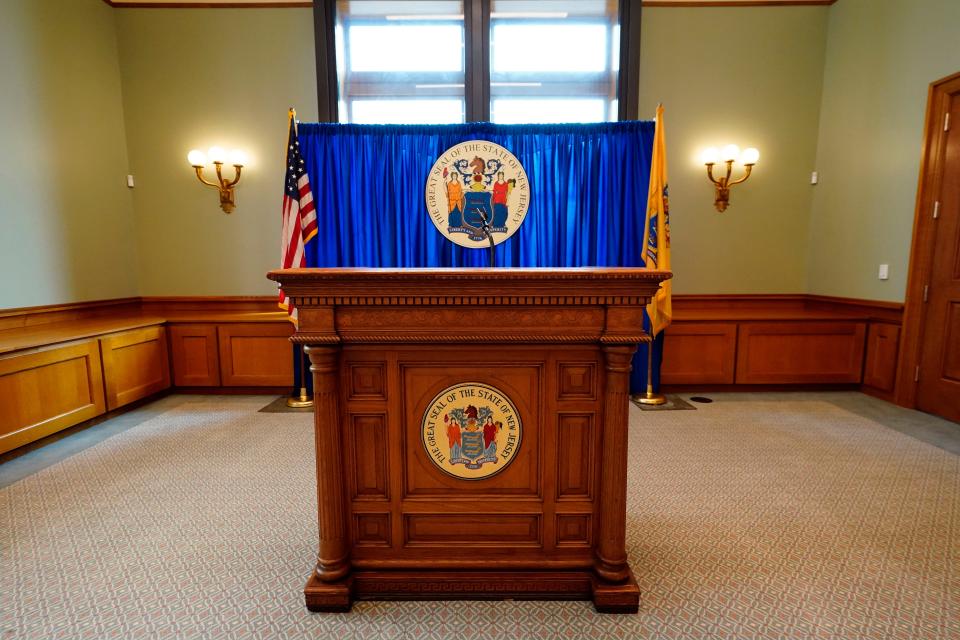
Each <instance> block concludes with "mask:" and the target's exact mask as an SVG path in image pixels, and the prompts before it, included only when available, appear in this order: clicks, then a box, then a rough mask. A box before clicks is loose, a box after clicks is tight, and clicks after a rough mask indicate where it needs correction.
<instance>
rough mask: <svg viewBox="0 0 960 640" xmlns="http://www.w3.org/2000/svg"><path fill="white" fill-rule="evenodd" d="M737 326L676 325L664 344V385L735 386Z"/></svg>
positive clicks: (662, 372)
mask: <svg viewBox="0 0 960 640" xmlns="http://www.w3.org/2000/svg"><path fill="white" fill-rule="evenodd" d="M736 355H737V325H736V324H735V323H733V322H674V323H673V324H672V325H670V326H669V327H667V330H666V334H665V337H664V343H663V364H662V365H661V366H660V382H661V383H662V384H733V367H734V361H735V359H736Z"/></svg>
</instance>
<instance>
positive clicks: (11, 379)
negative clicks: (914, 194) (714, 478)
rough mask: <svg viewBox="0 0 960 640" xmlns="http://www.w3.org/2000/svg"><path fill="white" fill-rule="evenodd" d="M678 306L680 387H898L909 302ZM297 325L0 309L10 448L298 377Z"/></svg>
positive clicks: (673, 345)
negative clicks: (180, 396)
mask: <svg viewBox="0 0 960 640" xmlns="http://www.w3.org/2000/svg"><path fill="white" fill-rule="evenodd" d="M673 307H674V322H673V324H672V325H671V326H670V327H669V328H668V329H667V333H666V341H665V345H664V362H663V367H662V370H661V374H662V382H663V384H664V385H665V386H666V387H667V388H669V387H670V386H674V387H676V386H678V385H683V386H685V387H696V386H707V385H710V386H714V385H722V386H725V387H730V388H736V386H737V385H757V384H802V385H821V384H844V385H847V386H850V385H858V386H859V388H860V389H861V390H863V391H864V392H866V393H870V394H872V395H876V396H878V397H881V398H884V399H887V400H892V399H893V397H894V393H895V392H896V391H897V389H896V388H895V387H896V384H895V380H896V371H897V353H898V341H899V340H900V337H901V336H900V325H901V322H902V315H903V305H902V304H897V303H889V302H875V301H869V300H854V299H848V298H832V297H826V296H813V295H678V296H674V301H673ZM291 332H292V326H291V325H290V323H289V321H288V319H287V316H286V314H285V313H283V312H282V311H279V310H278V309H277V307H276V303H275V298H273V297H272V296H241V297H163V298H122V299H117V300H100V301H93V302H84V303H73V304H64V305H49V306H46V307H31V308H24V309H8V310H0V453H2V452H4V451H9V450H10V449H13V448H16V447H19V446H22V445H23V444H26V443H28V442H31V441H33V440H36V439H38V438H41V437H44V436H46V435H49V434H51V433H54V432H56V431H58V430H60V429H64V428H67V427H69V426H73V425H75V424H78V423H80V422H83V421H85V420H89V419H91V418H93V417H96V416H98V415H101V414H103V413H104V412H105V411H107V410H108V409H112V408H116V407H121V406H124V405H126V404H128V403H130V402H133V401H134V400H136V399H139V398H143V397H148V396H149V395H151V394H156V393H162V392H164V390H166V389H168V388H171V385H172V388H174V389H178V388H179V389H197V390H200V389H202V390H203V391H204V392H205V393H207V392H209V393H232V392H236V391H241V392H247V391H254V392H256V391H258V390H260V392H265V391H270V392H272V391H274V390H276V389H277V388H290V386H291V385H292V383H293V367H292V357H291V347H290V343H289V342H288V340H287V339H288V337H289V336H290V334H291ZM568 369H569V370H566V371H565V372H564V375H565V376H566V377H565V378H564V380H566V382H565V383H564V384H566V385H567V387H569V388H567V389H566V391H565V392H566V393H569V394H572V395H571V397H580V395H584V394H586V395H590V396H591V397H592V395H591V394H593V393H595V392H596V389H595V388H594V385H595V382H596V381H595V376H594V375H593V374H594V372H593V371H592V370H590V369H589V368H587V369H585V368H584V367H582V366H580V367H577V366H573V365H570V367H568ZM368 373H369V372H368ZM365 375H366V374H365ZM368 377H369V376H368ZM361 378H362V376H361ZM567 378H569V379H567ZM364 379H365V378H364ZM51 389H56V390H57V393H55V394H52V393H50V390H51ZM578 394H580V395H578ZM586 395H585V396H584V397H586Z"/></svg>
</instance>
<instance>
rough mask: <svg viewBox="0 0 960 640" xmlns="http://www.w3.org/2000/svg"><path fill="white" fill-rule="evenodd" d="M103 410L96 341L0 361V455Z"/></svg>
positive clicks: (96, 414) (15, 356)
mask: <svg viewBox="0 0 960 640" xmlns="http://www.w3.org/2000/svg"><path fill="white" fill-rule="evenodd" d="M104 411H105V403H104V395H103V379H102V375H101V369H100V351H99V350H98V348H97V341H96V340H88V341H86V342H82V343H78V344H72V345H68V346H60V347H54V348H51V349H46V350H43V351H38V352H34V353H29V354H22V355H11V356H7V357H5V358H2V359H0V453H3V452H6V451H10V450H12V449H16V448H17V447H19V446H21V445H24V444H27V443H28V442H33V441H34V440H38V439H40V438H43V437H44V436H48V435H50V434H51V433H55V432H57V431H60V430H61V429H65V428H67V427H70V426H73V425H75V424H79V423H80V422H83V421H84V420H89V419H90V418H94V417H96V416H98V415H100V414H101V413H103V412H104Z"/></svg>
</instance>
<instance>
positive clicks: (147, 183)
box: [115, 9, 317, 296]
mask: <svg viewBox="0 0 960 640" xmlns="http://www.w3.org/2000/svg"><path fill="white" fill-rule="evenodd" d="M115 11H116V15H117V31H118V34H119V41H120V66H121V75H122V79H123V94H124V113H125V117H126V130H127V144H128V148H129V149H130V164H131V170H132V172H133V173H134V174H135V175H136V178H137V188H136V189H135V190H134V193H133V196H134V208H135V210H136V219H137V236H138V238H139V263H138V264H139V266H138V272H139V277H140V289H141V291H142V293H143V295H147V296H154V295H242V294H271V293H274V292H275V288H274V287H272V286H271V284H272V283H270V282H269V281H267V280H266V278H264V274H265V273H266V272H267V271H268V270H269V269H273V268H276V266H277V264H278V262H279V254H280V200H281V197H282V187H283V163H284V154H283V151H284V140H285V135H286V126H287V107H289V106H294V107H296V108H297V109H298V115H299V116H300V118H301V119H302V120H307V121H314V120H316V117H317V116H316V111H317V108H316V103H317V97H316V96H317V89H316V72H315V70H314V69H315V66H314V57H313V56H314V54H313V19H312V12H311V10H310V9H233V10H231V9H186V10H174V9H152V10H147V9H117V10H115ZM214 144H220V145H222V146H224V147H227V148H232V147H240V148H242V149H245V150H246V151H247V153H248V155H249V156H250V163H249V167H248V168H247V169H245V170H244V172H243V177H242V179H241V182H240V184H239V186H238V188H237V208H236V210H235V211H234V212H233V213H232V214H230V215H226V214H224V213H223V211H221V210H220V207H219V200H218V198H217V193H216V191H215V190H214V189H212V188H210V187H204V186H202V185H201V184H200V183H199V182H198V181H197V178H196V176H195V175H194V173H193V170H192V169H191V168H190V167H189V165H188V164H187V160H186V154H187V151H189V150H190V149H192V148H200V149H207V148H209V147H211V146H213V145H214ZM227 172H228V175H232V172H233V168H232V167H230V168H229V169H228V170H227Z"/></svg>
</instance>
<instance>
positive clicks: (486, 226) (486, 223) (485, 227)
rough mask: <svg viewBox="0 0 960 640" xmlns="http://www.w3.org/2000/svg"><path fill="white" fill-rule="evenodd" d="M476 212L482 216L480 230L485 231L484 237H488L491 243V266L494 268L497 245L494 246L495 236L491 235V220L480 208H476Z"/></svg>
mask: <svg viewBox="0 0 960 640" xmlns="http://www.w3.org/2000/svg"><path fill="white" fill-rule="evenodd" d="M474 211H476V212H477V213H478V214H479V215H480V230H481V231H483V235H485V236H487V241H488V242H489V243H490V266H491V267H494V266H495V264H494V260H493V258H494V251H495V250H494V247H495V246H496V245H494V244H493V234H491V233H490V220H489V218H487V214H485V213H484V212H483V209H481V208H480V207H475V208H474Z"/></svg>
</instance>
